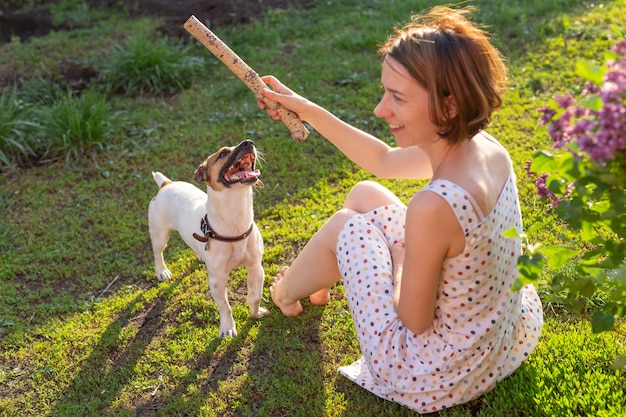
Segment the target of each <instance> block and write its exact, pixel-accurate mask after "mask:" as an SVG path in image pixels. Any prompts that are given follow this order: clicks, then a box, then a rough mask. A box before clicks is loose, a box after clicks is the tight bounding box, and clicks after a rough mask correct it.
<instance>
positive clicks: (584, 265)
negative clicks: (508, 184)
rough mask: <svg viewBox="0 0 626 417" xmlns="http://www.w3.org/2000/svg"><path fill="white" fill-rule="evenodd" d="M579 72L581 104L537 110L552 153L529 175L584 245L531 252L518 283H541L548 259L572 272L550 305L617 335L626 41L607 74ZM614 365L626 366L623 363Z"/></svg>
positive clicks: (625, 170)
mask: <svg viewBox="0 0 626 417" xmlns="http://www.w3.org/2000/svg"><path fill="white" fill-rule="evenodd" d="M577 70H578V74H579V75H581V76H582V77H583V78H585V79H586V80H587V81H588V82H587V86H586V89H585V90H584V91H583V96H582V98H581V100H580V101H579V102H578V103H577V102H576V101H575V100H574V98H573V97H572V95H570V94H568V95H566V96H557V97H555V99H553V100H552V102H551V103H550V104H549V105H548V106H545V107H543V108H542V109H540V113H541V114H542V124H543V125H544V126H547V132H548V134H549V135H550V137H551V138H552V141H553V147H554V151H553V152H546V151H541V152H538V153H537V154H536V155H535V156H534V158H533V160H532V162H531V163H530V164H529V166H528V171H529V175H532V176H535V177H536V178H537V180H536V182H535V185H536V187H537V190H538V192H539V195H540V196H541V197H543V198H545V199H546V200H547V201H549V204H550V206H551V207H552V208H554V209H555V211H556V215H557V217H558V218H560V219H561V220H563V222H564V223H566V224H567V225H569V227H570V228H571V229H572V230H573V231H575V232H576V234H577V235H578V238H579V240H574V239H573V238H569V239H566V242H565V243H566V244H565V245H561V246H542V245H528V248H529V249H530V254H525V255H523V256H521V257H520V258H519V260H518V268H519V269H520V271H521V275H520V278H519V280H518V283H517V284H518V286H521V285H523V284H525V283H527V282H532V281H534V280H536V279H537V278H538V277H539V276H540V274H541V271H542V270H543V266H544V260H547V264H548V266H549V267H550V269H552V270H559V269H561V270H562V269H563V268H564V267H566V266H570V267H571V268H573V270H572V271H571V272H569V273H556V274H554V275H553V282H552V290H553V294H552V295H551V297H552V300H555V301H557V302H559V303H560V304H562V305H564V306H565V307H567V308H569V309H570V310H572V311H574V312H576V313H583V312H587V311H591V313H592V314H591V326H592V330H593V332H595V333H597V332H602V331H607V330H617V328H618V325H619V322H620V318H623V317H624V316H626V265H625V259H626V242H625V238H626V213H625V207H626V161H625V157H626V40H622V41H621V42H619V43H618V44H617V45H615V47H614V48H613V49H612V52H611V53H609V54H608V57H607V60H606V62H605V64H604V65H603V66H602V67H598V66H595V65H592V64H590V63H587V62H583V61H580V62H578V63H577ZM536 173H541V174H540V175H538V174H536ZM540 226H541V225H540V224H535V225H533V226H531V228H530V229H533V228H537V227H540ZM530 229H529V230H530ZM570 261H573V262H570ZM616 366H618V367H626V360H624V358H621V359H619V360H618V362H617V363H616Z"/></svg>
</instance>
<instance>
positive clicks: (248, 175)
mask: <svg viewBox="0 0 626 417" xmlns="http://www.w3.org/2000/svg"><path fill="white" fill-rule="evenodd" d="M235 176H237V177H239V178H240V179H241V181H246V180H249V179H252V178H259V176H261V171H259V170H258V169H255V170H254V171H239V172H236V173H235Z"/></svg>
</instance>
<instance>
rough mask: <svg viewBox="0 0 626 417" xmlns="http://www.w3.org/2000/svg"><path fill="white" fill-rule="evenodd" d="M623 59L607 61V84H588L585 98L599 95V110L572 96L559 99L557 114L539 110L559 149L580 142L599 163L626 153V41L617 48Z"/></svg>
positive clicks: (550, 110) (584, 91)
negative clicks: (559, 112)
mask: <svg viewBox="0 0 626 417" xmlns="http://www.w3.org/2000/svg"><path fill="white" fill-rule="evenodd" d="M613 51H614V52H616V53H617V55H618V57H621V59H615V60H609V61H607V71H606V73H605V75H604V79H603V84H602V85H600V86H596V85H594V84H591V83H587V85H586V87H585V89H584V90H583V96H590V95H596V96H598V97H599V98H600V100H601V101H602V107H601V108H600V110H599V111H596V110H593V109H589V108H586V107H584V106H583V105H577V104H576V102H575V100H574V97H573V96H572V95H571V94H567V95H564V96H555V98H554V100H555V102H556V103H557V105H558V107H559V108H561V109H564V110H563V112H562V113H561V115H560V116H559V117H558V118H556V119H555V116H556V114H557V112H556V111H555V110H553V109H550V108H549V107H547V106H545V107H542V108H541V109H539V112H540V113H541V123H542V124H543V125H544V126H545V125H547V126H548V129H547V130H548V134H549V135H550V137H551V138H552V145H553V147H554V148H555V149H560V148H563V147H565V146H566V145H567V144H568V143H570V142H573V141H574V142H576V144H577V145H578V148H579V149H580V150H581V151H582V152H584V153H586V154H587V155H589V157H590V158H591V159H592V160H594V161H596V162H599V163H605V162H607V161H609V160H611V159H613V158H615V157H617V156H618V155H620V156H622V157H623V154H624V153H625V152H626V104H625V103H624V99H625V98H626V40H624V41H621V42H619V43H618V44H617V45H615V46H614V47H613Z"/></svg>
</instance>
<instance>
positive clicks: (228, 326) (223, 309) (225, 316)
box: [209, 274, 237, 339]
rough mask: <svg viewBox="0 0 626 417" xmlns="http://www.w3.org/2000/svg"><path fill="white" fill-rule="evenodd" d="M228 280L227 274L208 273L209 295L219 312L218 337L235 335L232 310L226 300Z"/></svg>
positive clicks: (235, 328)
mask: <svg viewBox="0 0 626 417" xmlns="http://www.w3.org/2000/svg"><path fill="white" fill-rule="evenodd" d="M227 282H228V274H226V275H223V274H209V289H210V290H211V297H212V298H213V301H215V304H217V309H218V311H219V314H220V335H219V336H220V339H223V338H225V337H235V336H237V327H236V326H235V319H234V318H233V311H232V309H231V308H230V303H229V302H228V295H227V294H226V283H227Z"/></svg>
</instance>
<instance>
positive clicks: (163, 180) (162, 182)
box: [152, 172, 172, 188]
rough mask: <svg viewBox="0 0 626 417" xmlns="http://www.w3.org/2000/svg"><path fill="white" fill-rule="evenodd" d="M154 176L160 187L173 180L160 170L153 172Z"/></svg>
mask: <svg viewBox="0 0 626 417" xmlns="http://www.w3.org/2000/svg"><path fill="white" fill-rule="evenodd" d="M152 178H154V181H155V182H156V183H157V185H158V186H159V188H163V187H165V186H166V185H167V184H170V183H171V182H172V180H170V179H169V178H167V177H166V176H165V175H163V174H161V173H160V172H153V173H152Z"/></svg>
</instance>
